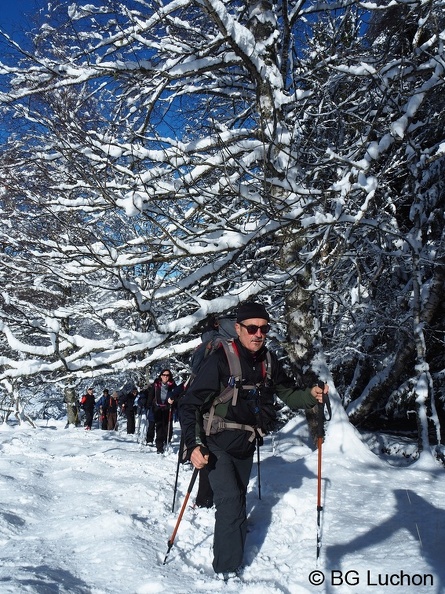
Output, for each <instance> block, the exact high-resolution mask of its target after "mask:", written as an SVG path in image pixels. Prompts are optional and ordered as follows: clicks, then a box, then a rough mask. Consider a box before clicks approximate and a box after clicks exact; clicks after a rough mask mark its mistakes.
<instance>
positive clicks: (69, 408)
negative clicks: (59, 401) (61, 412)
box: [64, 386, 80, 427]
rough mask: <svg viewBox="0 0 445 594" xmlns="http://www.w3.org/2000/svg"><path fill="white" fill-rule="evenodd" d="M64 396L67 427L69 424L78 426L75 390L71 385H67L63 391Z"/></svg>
mask: <svg viewBox="0 0 445 594" xmlns="http://www.w3.org/2000/svg"><path fill="white" fill-rule="evenodd" d="M64 396H65V397H64V401H65V403H66V416H67V427H68V426H69V425H74V426H75V427H78V426H79V425H80V421H79V408H78V401H77V394H76V390H75V389H74V388H73V387H71V386H67V387H66V388H65V391H64Z"/></svg>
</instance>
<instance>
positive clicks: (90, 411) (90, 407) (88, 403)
mask: <svg viewBox="0 0 445 594" xmlns="http://www.w3.org/2000/svg"><path fill="white" fill-rule="evenodd" d="M95 405H96V400H95V398H94V390H93V388H88V390H87V391H86V394H84V395H83V396H82V398H81V399H80V406H81V407H82V409H83V410H84V412H85V430H90V429H91V426H92V424H93V417H94V407H95Z"/></svg>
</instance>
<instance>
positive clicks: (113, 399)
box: [103, 391, 119, 431]
mask: <svg viewBox="0 0 445 594" xmlns="http://www.w3.org/2000/svg"><path fill="white" fill-rule="evenodd" d="M118 406H119V394H118V393H117V392H116V391H114V392H113V394H112V395H111V396H110V395H109V396H108V398H107V399H106V400H105V402H104V404H103V412H104V415H105V418H106V419H107V430H108V431H116V430H117V412H118Z"/></svg>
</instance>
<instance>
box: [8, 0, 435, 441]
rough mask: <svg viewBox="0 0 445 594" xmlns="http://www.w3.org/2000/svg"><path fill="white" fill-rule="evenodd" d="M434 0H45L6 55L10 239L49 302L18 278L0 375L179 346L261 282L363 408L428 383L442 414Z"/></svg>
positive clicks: (137, 356) (115, 361)
mask: <svg viewBox="0 0 445 594" xmlns="http://www.w3.org/2000/svg"><path fill="white" fill-rule="evenodd" d="M442 13H443V2H442V1H439V0H434V1H432V2H430V3H429V4H428V5H424V4H422V3H411V4H409V5H406V3H400V4H399V3H397V2H396V3H392V4H391V7H389V8H386V7H384V6H380V5H378V4H375V5H373V4H369V3H368V4H367V5H366V11H364V10H363V7H362V5H361V4H360V3H358V2H357V3H355V2H352V3H351V2H327V3H326V2H324V3H317V2H314V1H307V2H286V3H281V2H272V1H271V2H269V1H266V0H263V1H248V2H224V1H221V0H199V1H190V0H181V1H180V2H176V1H175V2H166V3H163V2H150V3H147V2H145V1H142V0H132V1H128V2H122V3H121V2H103V3H102V4H101V3H100V2H98V3H95V4H94V5H93V4H85V5H82V4H81V3H71V4H69V5H66V4H63V3H60V4H59V5H57V6H56V7H55V8H51V7H50V9H49V12H48V14H47V16H46V20H45V22H44V23H43V24H42V26H41V27H40V29H38V30H37V31H36V33H35V35H34V37H33V38H32V42H33V47H32V48H26V51H25V49H24V48H18V47H16V48H15V49H16V58H15V59H14V60H11V59H8V60H7V61H5V63H4V64H3V65H2V66H0V74H1V79H2V80H1V83H0V84H1V88H2V94H1V95H0V101H1V105H2V110H3V115H4V118H5V120H4V121H5V122H7V123H8V124H10V126H11V135H10V137H9V138H8V141H7V142H6V141H5V142H4V143H3V147H2V151H3V153H4V155H5V156H6V157H7V159H6V160H4V162H3V164H1V165H0V175H1V179H2V186H3V188H4V191H3V194H2V196H4V201H5V202H4V204H5V206H3V202H2V208H6V203H8V204H9V208H10V209H11V210H12V212H11V219H10V220H12V219H14V220H15V221H16V222H17V224H16V225H13V226H12V228H13V232H12V233H11V229H7V228H6V227H5V225H4V224H2V245H4V246H7V245H10V243H8V242H11V241H16V242H18V243H17V246H18V249H15V250H11V249H4V250H3V254H4V258H5V260H6V261H7V266H8V267H9V269H11V268H12V269H14V268H15V269H16V270H18V271H20V273H21V274H22V275H23V277H26V279H27V280H26V286H27V288H28V289H29V287H36V290H37V294H38V295H39V296H40V295H41V296H42V298H41V299H40V298H39V299H34V298H33V297H32V294H31V291H29V290H28V291H21V290H20V281H17V280H13V279H11V278H9V279H8V284H7V287H6V289H5V290H4V291H3V300H4V306H3V308H2V312H3V313H2V319H1V330H2V334H3V346H2V354H4V355H3V358H2V363H3V366H4V370H3V371H2V373H1V375H0V380H4V381H10V380H11V379H12V378H14V377H21V378H23V377H28V378H29V377H32V376H33V375H36V374H41V373H42V372H45V373H46V374H47V375H48V376H52V377H58V378H63V377H70V376H72V375H75V376H77V377H87V376H89V375H91V374H93V375H94V374H96V373H104V372H111V371H112V370H113V371H116V370H119V369H128V368H129V367H130V368H131V367H133V368H134V369H143V368H144V367H145V366H146V365H147V364H149V363H150V362H152V361H157V360H160V359H165V358H169V357H174V356H179V357H181V355H182V353H186V352H187V351H188V350H190V349H191V348H192V346H193V345H194V344H195V343H196V340H197V338H196V336H197V330H198V327H199V323H200V322H201V321H202V320H204V319H205V318H206V316H207V315H209V314H213V313H224V312H227V311H231V310H232V309H233V308H234V307H235V306H236V305H237V304H238V303H239V302H240V301H243V300H245V299H247V298H250V297H258V298H260V299H262V300H263V301H265V302H266V303H267V304H268V305H269V306H270V309H271V311H272V314H273V316H274V318H275V325H274V329H275V332H276V335H277V337H279V338H280V339H281V340H283V339H286V342H287V346H288V347H289V351H290V353H291V355H292V358H293V359H294V360H299V361H300V371H301V372H302V373H305V372H306V371H309V370H310V368H311V364H312V360H313V356H314V348H315V350H316V349H318V348H320V347H321V348H323V351H324V353H325V356H326V357H327V360H328V363H329V365H330V367H331V369H332V371H333V374H334V378H335V381H336V383H337V384H338V385H339V386H340V388H341V389H342V390H343V392H344V402H345V406H347V407H348V410H349V412H350V415H351V418H352V419H353V420H354V421H355V422H360V423H366V422H369V420H370V419H371V420H372V421H374V422H375V421H376V419H377V418H378V417H379V416H381V415H382V414H383V411H385V414H384V415H383V416H388V414H389V411H394V410H399V409H400V410H403V411H406V410H407V409H408V410H409V409H410V406H411V402H414V400H417V402H418V403H420V400H419V396H420V397H421V398H423V397H424V396H425V398H424V404H425V406H426V407H429V408H427V409H425V411H423V409H422V410H420V408H418V412H419V418H420V416H422V415H423V417H426V414H423V413H424V412H425V413H428V414H429V413H433V414H432V417H433V418H434V419H435V421H436V426H437V427H438V417H437V415H436V414H435V408H434V395H435V392H434V391H435V390H437V388H438V387H439V386H440V385H441V383H440V382H442V385H443V371H442V370H443V357H437V356H436V355H435V354H434V353H435V352H436V348H437V345H438V344H440V345H441V347H442V350H443V315H442V316H441V315H440V313H441V311H442V310H441V307H442V305H441V302H440V300H438V299H437V296H438V294H439V289H440V287H441V286H443V237H442V233H443V182H442V180H443V175H442V173H443V150H444V149H443V147H444V146H445V143H444V141H443V126H440V122H443V120H444V110H443V100H442V98H441V97H442V95H443V84H444V77H443V66H444V54H443V30H444V27H443V24H444V19H443V16H442ZM394 14H400V19H398V20H399V21H400V22H403V23H405V25H404V26H405V29H404V30H403V31H402V29H400V35H399V39H398V40H397V39H395V36H394V35H393V33H394V32H393V31H392V30H391V29H390V28H388V25H387V23H392V22H393V18H392V17H393V15H394ZM372 15H376V16H372ZM387 15H390V17H391V18H389V17H388V18H386V17H387ZM402 16H403V19H402V18H401V17H402ZM385 19H386V21H385ZM369 20H371V21H372V22H373V28H372V29H371V30H370V32H367V30H366V25H367V23H368V22H369ZM10 45H11V44H10ZM12 45H13V44H12ZM12 49H14V48H12ZM11 172H12V173H13V178H14V180H15V181H14V186H13V188H12V189H11V188H9V189H8V186H7V184H6V183H5V180H6V179H9V178H10V173H11ZM23 222H25V225H24V224H23ZM12 238H14V239H12ZM45 295H47V298H43V296H45ZM12 312H14V315H12ZM442 313H443V311H442ZM29 327H32V332H31V333H29V332H27V328H29ZM441 333H442V334H441ZM19 352H20V355H18V354H17V353H19ZM431 366H432V368H431ZM312 371H315V372H316V369H313V370H312ZM419 382H421V385H422V390H419V388H418V386H419V385H420V384H419ZM424 386H428V389H427V391H426V392H425V391H424ZM420 393H421V394H422V396H421V394H420ZM422 406H423V405H422ZM441 408H442V407H441ZM424 429H425V425H424V426H423V429H422V434H423V436H424V437H423V439H422V440H423V444H424V445H427V444H426V441H425V440H427V438H426V437H425V430H424ZM436 433H437V434H438V433H439V431H438V429H437V431H436Z"/></svg>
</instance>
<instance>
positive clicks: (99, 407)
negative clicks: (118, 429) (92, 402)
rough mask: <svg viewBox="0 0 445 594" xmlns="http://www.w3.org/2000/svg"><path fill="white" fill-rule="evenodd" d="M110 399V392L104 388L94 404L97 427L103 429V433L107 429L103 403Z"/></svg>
mask: <svg viewBox="0 0 445 594" xmlns="http://www.w3.org/2000/svg"><path fill="white" fill-rule="evenodd" d="M109 398H110V392H109V390H107V389H106V388H105V390H104V391H103V393H102V396H101V397H100V398H99V400H98V401H97V402H96V406H95V408H96V412H97V414H98V417H99V427H100V428H101V429H103V430H104V431H105V430H106V429H107V424H108V423H107V416H106V414H105V410H104V407H105V403H106V402H107V400H108V399H109Z"/></svg>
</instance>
